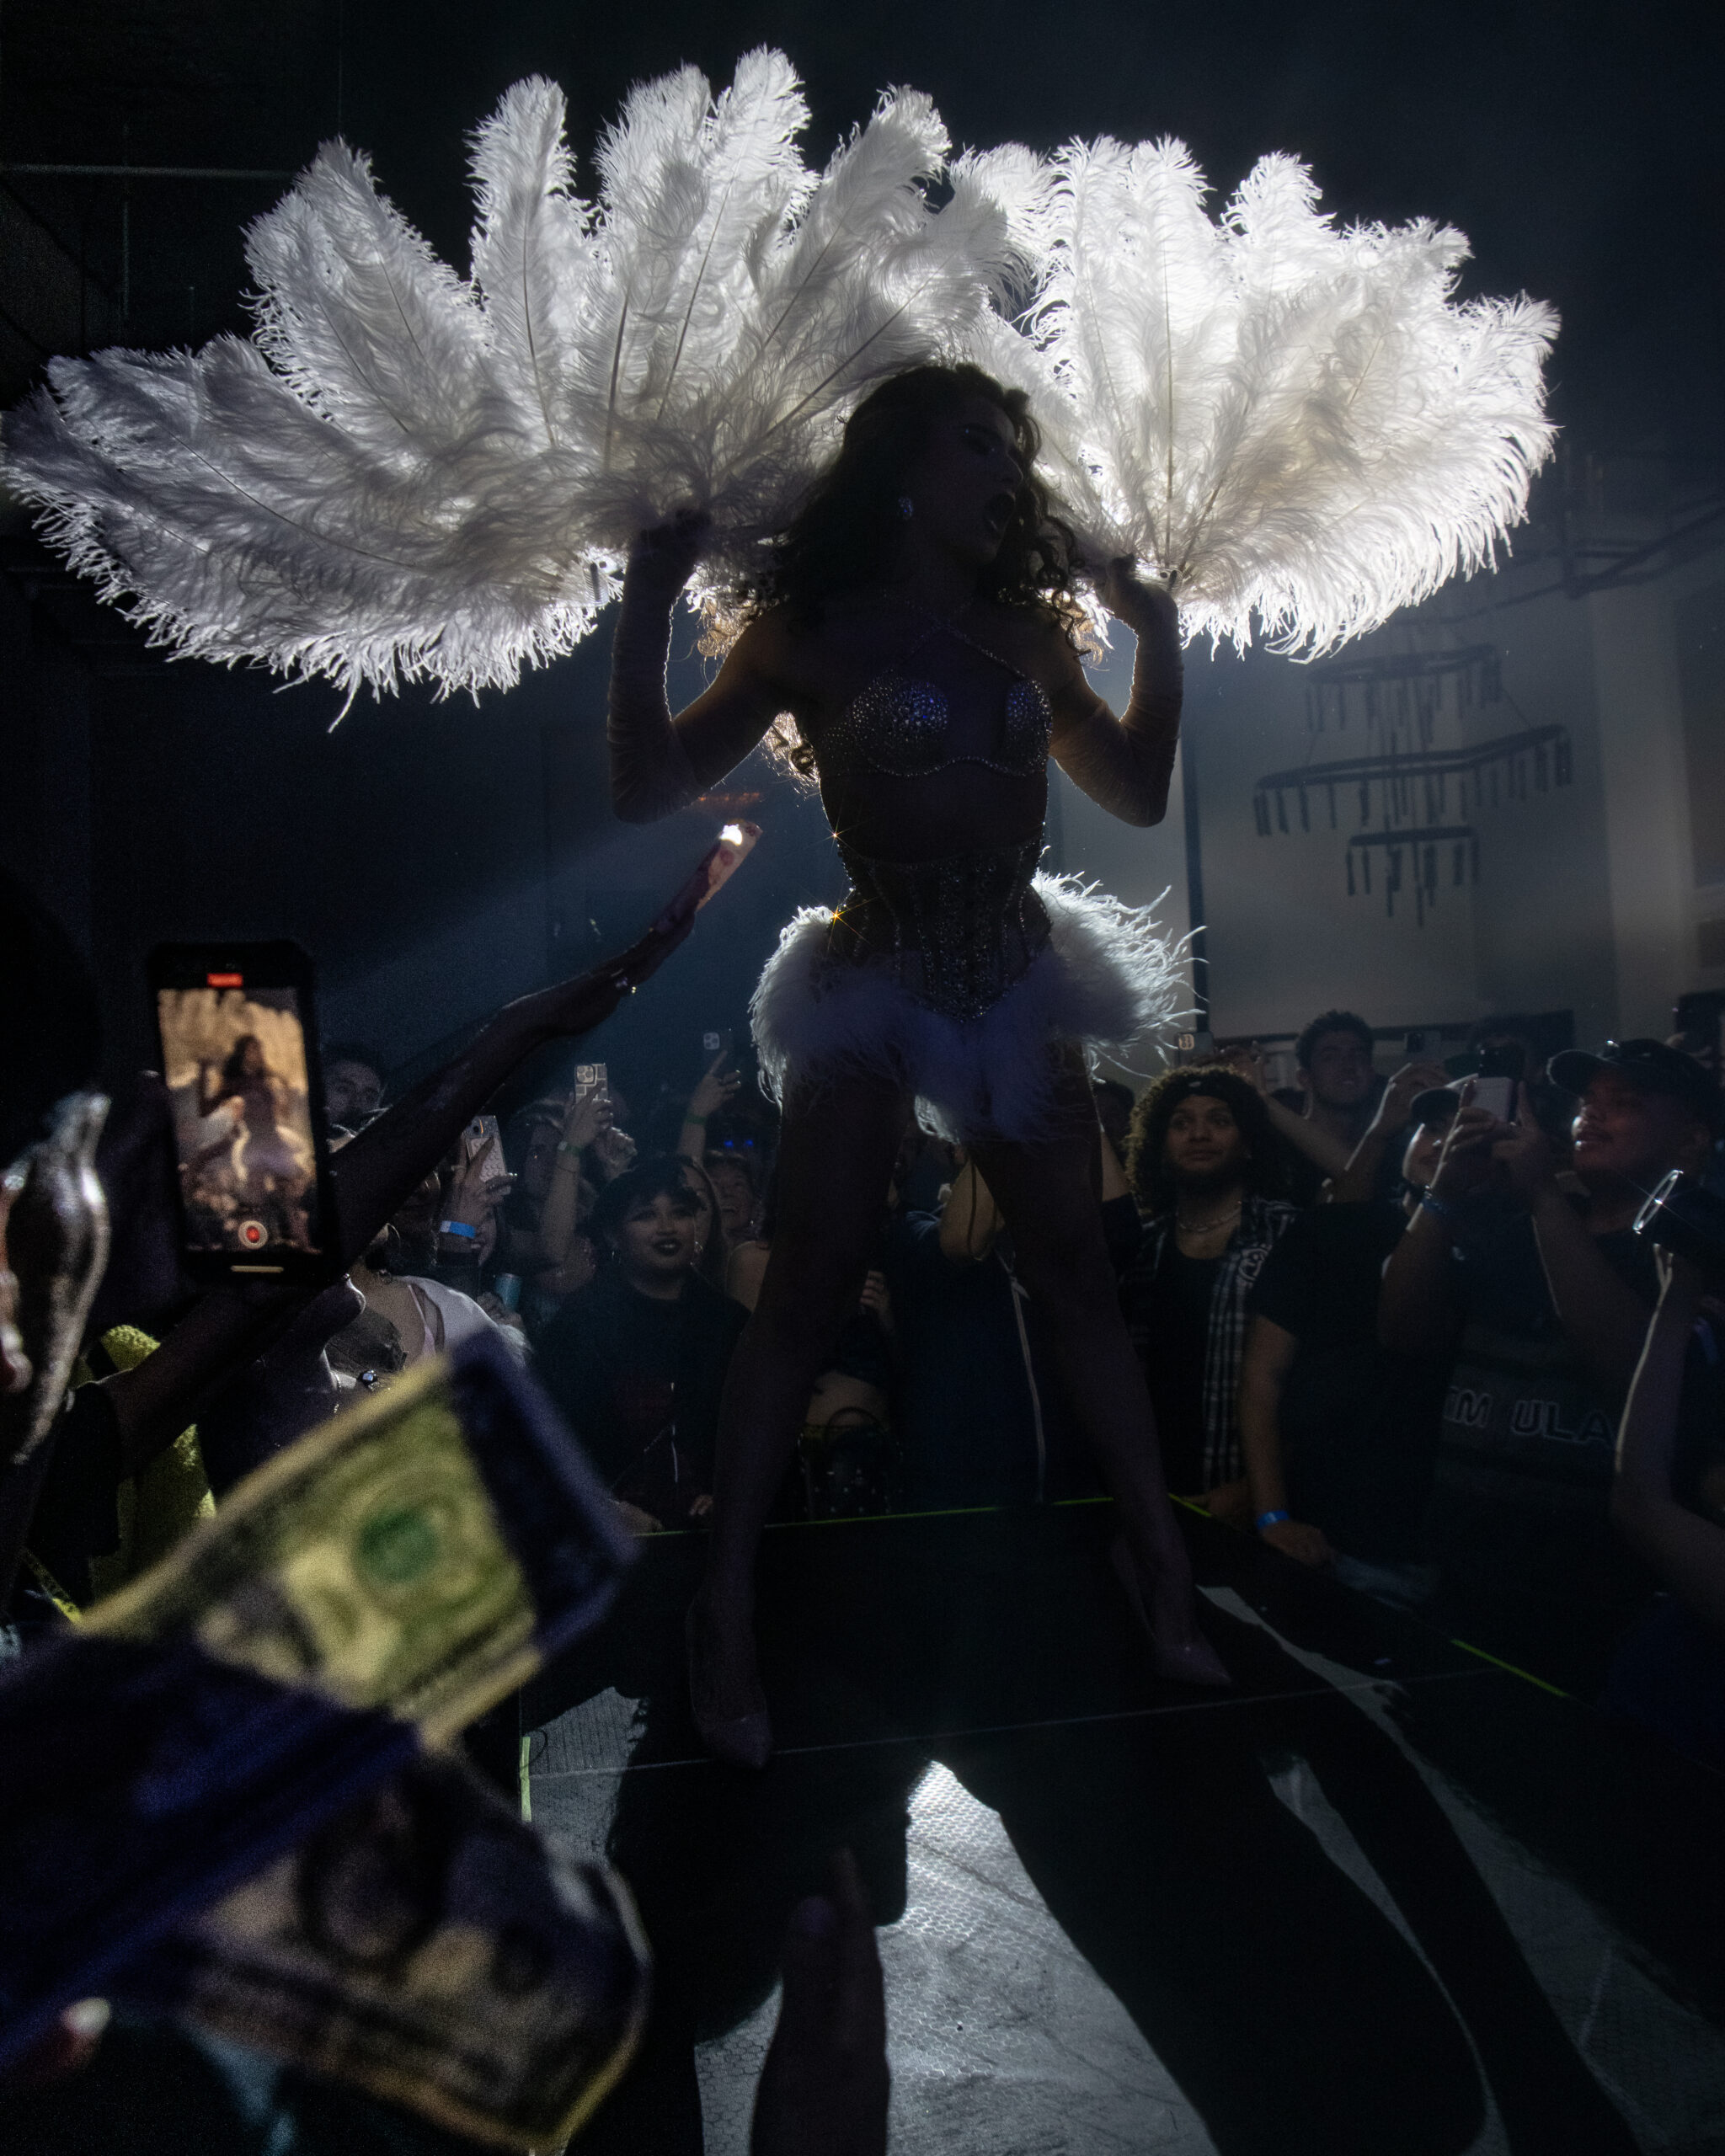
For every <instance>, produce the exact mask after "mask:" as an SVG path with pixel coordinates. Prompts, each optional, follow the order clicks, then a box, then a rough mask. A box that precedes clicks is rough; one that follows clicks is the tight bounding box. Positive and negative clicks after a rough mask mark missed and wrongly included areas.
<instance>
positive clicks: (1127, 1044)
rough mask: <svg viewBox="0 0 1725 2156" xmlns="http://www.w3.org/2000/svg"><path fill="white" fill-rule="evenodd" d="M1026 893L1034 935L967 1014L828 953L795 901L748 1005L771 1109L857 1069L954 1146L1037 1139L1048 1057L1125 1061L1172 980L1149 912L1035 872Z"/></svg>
mask: <svg viewBox="0 0 1725 2156" xmlns="http://www.w3.org/2000/svg"><path fill="white" fill-rule="evenodd" d="M1028 891H1029V892H1030V893H1031V894H1033V897H1034V899H1037V900H1039V901H1040V905H1041V909H1042V910H1043V911H1044V913H1045V914H1046V915H1047V920H1048V933H1047V940H1046V941H1045V942H1043V943H1042V945H1041V947H1040V949H1039V950H1038V951H1037V953H1036V954H1035V956H1034V957H1033V958H1031V959H1030V960H1029V963H1028V965H1027V966H1026V967H1025V968H1024V969H1023V972H1022V973H1021V974H1019V975H1018V977H1017V979H1015V980H1013V981H1012V983H1011V985H1009V986H1007V987H1006V988H1005V989H1004V990H1003V991H1002V992H1001V994H1000V995H999V996H998V997H997V999H996V1001H993V1002H992V1003H991V1005H990V1006H989V1007H988V1008H987V1009H986V1010H985V1011H981V1012H980V1014H979V1015H976V1016H974V1017H972V1016H959V1015H956V1014H954V1013H953V1011H947V1010H942V1009H939V1008H937V1007H936V1006H935V1005H934V1004H933V1003H932V1002H931V1001H928V1000H927V999H926V998H925V997H923V996H921V995H916V994H915V993H913V992H912V990H911V987H909V986H907V985H906V971H907V969H906V968H905V965H904V964H903V963H901V961H900V958H895V956H893V955H890V954H889V955H884V956H879V957H869V958H860V959H859V958H840V957H837V956H836V955H835V953H834V949H833V942H834V937H833V925H834V921H835V919H836V915H834V914H832V913H830V912H829V911H828V910H827V909H826V908H825V907H824V906H805V907H804V909H803V910H802V911H801V912H799V913H798V915H796V917H795V919H794V920H793V921H791V922H790V924H789V926H788V927H787V928H786V929H785V930H784V931H783V933H782V936H781V937H780V938H779V946H778V949H777V951H776V952H775V953H774V954H773V956H772V958H770V959H769V960H768V961H767V964H766V970H765V971H764V972H763V973H762V974H761V980H760V984H759V985H758V986H757V987H756V990H755V995H754V998H753V1000H752V1001H751V1002H750V1006H749V1008H750V1018H751V1019H752V1021H753V1024H754V1035H755V1047H756V1054H757V1055H758V1056H759V1058H760V1063H761V1082H762V1084H763V1086H765V1087H766V1090H767V1091H768V1092H769V1093H770V1094H771V1095H772V1097H773V1098H774V1099H775V1100H777V1101H782V1100H783V1098H784V1097H785V1096H786V1094H787V1093H788V1092H789V1091H792V1090H793V1088H796V1089H801V1088H804V1087H806V1086H810V1085H814V1086H818V1085H820V1083H822V1082H823V1081H831V1080H832V1079H834V1078H837V1077H843V1076H847V1075H864V1074H866V1075H872V1076H878V1077H882V1078H886V1079H889V1080H891V1081H895V1082H896V1083H899V1084H901V1085H904V1086H907V1087H908V1088H909V1089H910V1090H911V1091H912V1092H913V1093H914V1094H915V1096H916V1113H917V1118H918V1120H919V1121H920V1122H921V1124H922V1127H923V1129H926V1130H927V1131H930V1132H932V1134H934V1135H935V1136H936V1137H938V1138H944V1139H948V1140H949V1141H950V1142H952V1143H953V1144H956V1145H969V1144H974V1143H975V1142H976V1141H978V1140H980V1139H988V1138H997V1139H1012V1140H1016V1141H1018V1142H1020V1143H1029V1142H1033V1141H1034V1140H1036V1139H1039V1138H1042V1137H1045V1136H1047V1135H1049V1134H1050V1133H1051V1132H1052V1131H1053V1130H1054V1129H1055V1127H1056V1123H1055V1076H1056V1073H1057V1070H1058V1069H1059V1063H1058V1059H1057V1058H1056V1057H1055V1054H1053V1053H1052V1052H1051V1051H1052V1050H1054V1049H1055V1048H1056V1047H1058V1046H1059V1045H1060V1043H1068V1042H1070V1043H1075V1044H1076V1046H1077V1047H1078V1048H1079V1049H1081V1051H1082V1052H1083V1054H1084V1055H1085V1058H1086V1059H1087V1062H1088V1063H1089V1064H1090V1065H1091V1066H1092V1068H1094V1066H1095V1065H1096V1063H1097V1061H1098V1059H1100V1058H1101V1057H1103V1055H1108V1056H1109V1057H1111V1058H1113V1059H1116V1060H1119V1061H1124V1060H1125V1059H1127V1058H1128V1057H1130V1054H1132V1053H1133V1051H1134V1049H1139V1048H1141V1047H1143V1046H1146V1045H1147V1044H1148V1043H1150V1042H1151V1041H1152V1040H1154V1039H1155V1038H1157V1037H1159V1036H1162V1035H1165V1034H1166V1033H1167V1031H1168V1030H1169V1028H1170V1027H1171V1025H1172V1022H1173V1020H1174V1019H1175V1018H1176V1017H1177V1016H1178V1014H1179V1011H1180V1009H1181V1007H1182V1006H1183V1003H1184V1001H1185V984H1184V982H1183V979H1182V977H1181V974H1180V971H1179V963H1178V961H1179V953H1178V948H1177V947H1175V946H1174V945H1172V944H1171V943H1170V942H1168V941H1167V938H1166V937H1163V936H1162V933H1161V931H1159V929H1158V928H1157V926H1156V921H1155V919H1154V917H1153V915H1151V912H1150V910H1148V908H1140V907H1134V906H1128V905H1122V904H1121V903H1120V901H1119V899H1113V898H1110V897H1108V894H1106V893H1104V892H1102V891H1098V890H1097V889H1095V888H1094V887H1093V886H1089V885H1086V884H1082V883H1079V882H1078V881H1077V880H1076V878H1072V877H1070V876H1047V875H1040V874H1039V875H1035V876H1033V877H1031V878H1028ZM841 912H842V909H841ZM911 977H912V978H915V977H916V974H915V969H912V971H911Z"/></svg>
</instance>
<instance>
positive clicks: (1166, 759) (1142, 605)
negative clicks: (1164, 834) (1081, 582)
mask: <svg viewBox="0 0 1725 2156" xmlns="http://www.w3.org/2000/svg"><path fill="white" fill-rule="evenodd" d="M1099 589H1100V590H1101V593H1102V596H1103V601H1104V603H1105V604H1106V606H1108V611H1109V612H1110V613H1111V614H1113V615H1114V616H1115V617H1116V619H1117V620H1119V621H1122V622H1124V623H1125V624H1126V627H1128V628H1129V629H1130V630H1131V631H1132V632H1133V634H1134V635H1135V637H1136V638H1137V639H1138V656H1137V659H1136V660H1135V663H1134V664H1133V668H1132V697H1131V701H1130V702H1129V703H1128V705H1127V706H1126V711H1125V715H1124V718H1115V716H1114V713H1113V712H1111V711H1110V710H1109V709H1108V706H1107V704H1105V703H1104V702H1103V700H1102V698H1101V697H1100V696H1097V694H1096V692H1095V691H1094V690H1093V689H1092V688H1091V687H1090V686H1089V684H1088V682H1087V681H1086V680H1084V677H1083V675H1082V672H1081V670H1080V669H1079V668H1078V667H1077V666H1076V664H1075V665H1074V667H1073V670H1072V671H1073V680H1072V683H1071V691H1070V693H1069V694H1066V695H1062V696H1058V697H1057V698H1056V699H1055V731H1054V740H1053V744H1052V749H1053V755H1054V760H1055V762H1056V763H1057V764H1058V765H1059V766H1060V769H1061V770H1062V771H1064V772H1065V774H1066V776H1067V777H1068V778H1069V779H1071V782H1072V783H1073V784H1074V785H1075V786H1076V787H1079V788H1080V790H1081V792H1085V793H1087V794H1088V795H1089V796H1090V798H1091V799H1092V801H1094V802H1096V803H1097V804H1098V806H1099V807H1101V808H1103V809H1107V810H1108V814H1110V815H1111V816H1118V817H1119V819H1121V821H1122V822H1123V823H1127V824H1137V825H1149V824H1159V823H1161V821H1162V818H1163V817H1164V816H1165V815H1166V814H1167V808H1168V782H1169V781H1170V779H1171V778H1172V776H1173V770H1174V751H1175V750H1176V749H1177V748H1178V746H1179V742H1180V700H1181V694H1182V668H1181V661H1180V617H1179V614H1178V611H1177V609H1176V607H1175V605H1174V600H1173V596H1172V594H1171V593H1170V592H1169V590H1167V586H1166V585H1164V584H1142V583H1140V581H1139V580H1138V579H1137V578H1136V577H1135V576H1134V575H1133V574H1131V564H1130V563H1129V562H1113V563H1110V564H1109V565H1108V571H1107V573H1106V574H1105V575H1104V576H1103V579H1102V582H1101V584H1100V587H1099Z"/></svg>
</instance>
